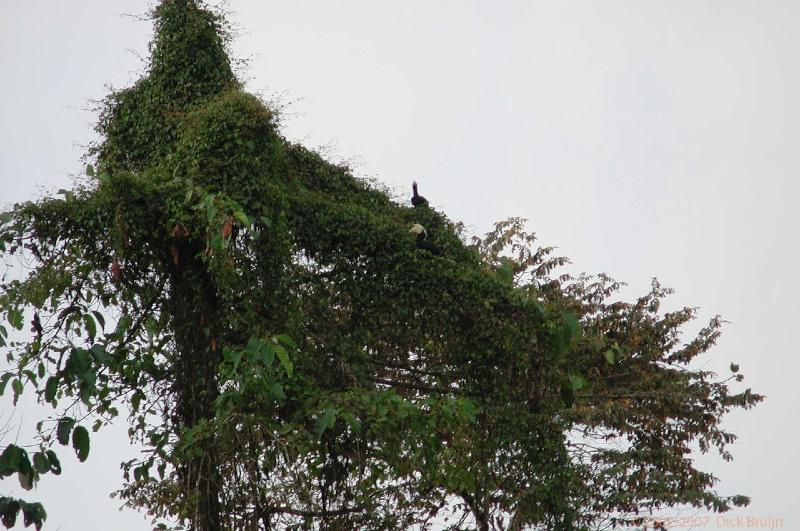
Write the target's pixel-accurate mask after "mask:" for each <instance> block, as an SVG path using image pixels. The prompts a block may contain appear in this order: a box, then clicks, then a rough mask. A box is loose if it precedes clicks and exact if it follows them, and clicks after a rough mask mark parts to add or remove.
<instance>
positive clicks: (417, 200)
mask: <svg viewBox="0 0 800 531" xmlns="http://www.w3.org/2000/svg"><path fill="white" fill-rule="evenodd" d="M411 189H412V190H414V195H413V196H411V204H412V205H414V207H415V208H416V207H418V206H423V205H424V206H428V200H427V199H425V198H424V197H422V196H421V195H419V193H417V181H414V182H413V183H411Z"/></svg>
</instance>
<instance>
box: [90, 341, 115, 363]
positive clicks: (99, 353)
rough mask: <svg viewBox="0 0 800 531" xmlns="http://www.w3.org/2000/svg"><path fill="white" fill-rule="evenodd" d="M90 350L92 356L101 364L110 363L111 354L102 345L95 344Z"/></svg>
mask: <svg viewBox="0 0 800 531" xmlns="http://www.w3.org/2000/svg"><path fill="white" fill-rule="evenodd" d="M89 352H91V353H92V356H93V357H94V359H95V360H97V363H99V364H100V365H108V364H109V362H110V361H111V356H110V355H109V353H108V352H106V349H105V348H103V346H102V345H93V346H92V348H90V349H89Z"/></svg>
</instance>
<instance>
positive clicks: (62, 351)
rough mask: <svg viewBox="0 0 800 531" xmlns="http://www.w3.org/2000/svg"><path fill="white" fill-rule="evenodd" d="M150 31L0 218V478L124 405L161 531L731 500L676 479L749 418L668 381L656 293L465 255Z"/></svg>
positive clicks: (6, 519) (498, 519) (173, 29)
mask: <svg viewBox="0 0 800 531" xmlns="http://www.w3.org/2000/svg"><path fill="white" fill-rule="evenodd" d="M153 18H154V21H155V26H156V35H155V38H154V40H153V43H152V45H151V59H150V66H149V68H148V70H147V72H146V73H145V75H144V76H143V77H142V78H141V79H140V80H139V81H138V82H136V83H135V84H134V85H133V86H131V87H130V88H127V89H123V90H120V91H117V92H113V93H112V94H111V95H110V96H109V97H108V98H107V100H106V101H105V104H104V106H103V107H102V109H101V111H100V119H99V123H98V131H99V132H100V133H101V135H102V140H101V142H99V143H98V144H97V145H96V146H94V147H93V148H92V149H91V150H90V156H91V157H93V164H91V165H89V166H88V167H87V179H86V180H85V181H83V182H81V183H78V184H77V185H76V187H75V188H74V189H73V190H70V191H62V193H60V194H59V195H57V196H54V197H50V198H46V199H43V200H41V201H38V202H35V203H34V202H29V203H24V204H20V205H16V206H15V207H14V208H13V209H11V210H10V211H8V212H6V213H4V214H3V215H2V218H0V220H1V221H2V225H0V250H1V251H2V252H3V254H4V256H6V257H17V258H18V259H19V260H21V261H23V262H26V264H27V265H28V266H29V269H28V270H26V273H25V275H24V277H23V278H19V279H17V278H13V275H14V271H16V270H11V269H10V270H9V271H8V272H7V273H6V276H5V277H4V279H3V283H2V285H1V286H0V288H1V290H2V291H0V315H3V316H4V317H5V318H6V320H7V321H8V324H9V325H10V326H11V327H12V328H15V329H17V330H22V329H23V328H25V322H26V321H30V322H31V325H32V328H31V332H32V333H31V335H30V336H28V337H24V338H21V339H13V340H12V338H10V337H9V335H8V333H7V329H6V328H5V327H3V326H0V346H3V347H5V348H6V350H7V353H8V354H7V359H8V361H9V362H10V363H11V365H10V368H9V370H7V371H6V372H4V373H3V375H2V377H0V391H2V390H3V389H4V388H5V387H6V384H8V383H9V382H10V383H11V388H10V389H11V392H12V395H13V400H14V401H15V402H16V400H17V398H18V397H19V396H20V395H21V394H22V393H23V392H24V390H25V389H26V388H27V389H31V390H33V391H34V392H35V393H36V394H37V397H38V399H39V400H40V401H41V402H43V403H48V404H50V405H52V407H53V414H52V416H51V417H49V418H46V419H42V421H41V422H40V423H39V424H38V428H39V431H38V433H39V437H38V440H37V441H36V446H37V451H36V452H35V453H33V455H32V457H30V455H29V454H28V452H27V451H26V450H25V449H23V448H20V447H18V446H16V445H8V446H7V447H6V448H5V451H4V452H3V454H2V456H0V474H2V475H3V476H8V475H11V474H17V475H18V477H19V481H20V484H21V486H22V487H23V488H30V487H31V486H32V485H33V484H35V483H36V481H38V480H39V478H40V476H41V475H42V474H45V473H48V472H51V473H56V474H57V473H58V472H60V464H59V461H58V458H57V455H56V452H55V450H54V448H57V444H61V445H67V444H71V445H72V446H73V448H74V449H75V451H76V452H77V454H78V457H79V458H80V459H81V460H85V459H86V458H87V457H88V455H89V441H90V436H89V430H88V429H87V426H89V424H90V422H91V421H94V424H92V426H91V428H92V429H93V430H94V431H96V430H97V429H100V428H101V427H102V426H103V425H105V424H107V423H108V422H111V421H112V420H113V419H114V418H115V417H116V416H118V414H119V410H120V409H121V408H122V407H123V406H124V407H125V408H126V409H127V410H128V411H130V419H129V420H130V435H131V438H132V439H133V440H136V441H139V442H140V443H142V444H143V446H144V448H145V451H144V453H143V454H142V455H139V456H132V459H131V460H130V461H127V462H126V463H125V464H124V465H125V466H124V469H125V478H126V481H127V482H126V484H125V486H124V487H123V488H122V489H121V490H120V491H119V492H118V493H117V495H119V496H120V497H121V498H122V499H123V500H125V502H126V503H127V504H128V505H129V506H131V507H136V508H143V509H145V510H147V511H148V512H149V513H150V514H151V515H152V516H153V517H154V518H155V519H156V520H159V521H160V522H161V523H160V525H161V526H162V527H164V528H166V527H167V526H173V527H174V528H176V529H177V528H183V527H184V526H185V527H188V528H189V529H196V530H214V529H221V528H225V529H242V530H245V529H247V530H250V529H272V528H274V527H277V528H287V529H290V528H297V529H300V528H303V529H306V528H331V529H353V528H368V529H406V528H408V527H409V526H412V525H419V526H421V527H423V528H429V527H431V526H432V525H433V524H432V522H433V521H434V518H439V519H441V518H443V517H444V516H445V515H450V517H451V518H452V520H451V524H452V526H451V528H453V529H455V528H462V527H463V526H464V525H472V526H474V527H477V528H478V529H481V530H488V529H509V530H512V529H534V528H544V529H588V528H590V527H595V528H596V527H599V526H602V525H611V526H616V525H637V524H638V523H639V522H640V520H637V518H639V516H638V515H639V514H640V513H642V512H643V511H647V510H651V509H657V508H660V507H668V506H673V505H677V504H690V505H693V506H698V507H699V506H705V507H707V508H710V509H714V510H718V511H724V510H727V509H728V508H729V507H730V506H731V505H741V504H743V503H746V501H747V500H746V498H744V497H741V496H734V497H725V496H721V495H719V494H717V493H716V492H715V491H714V490H713V486H714V484H715V481H716V480H715V478H714V477H713V476H712V475H710V474H708V473H705V472H702V471H700V470H698V469H696V468H695V467H694V465H693V463H692V460H691V458H690V451H689V448H690V446H691V445H692V444H694V443H699V445H700V448H701V449H702V450H703V451H706V450H708V449H709V448H712V447H713V448H716V449H717V450H718V451H719V452H721V453H722V455H723V456H725V457H726V458H729V454H728V453H727V447H728V445H729V444H730V443H731V442H733V440H734V436H733V435H732V434H731V433H729V432H726V431H724V430H723V429H722V427H721V424H720V422H721V420H722V417H723V416H724V414H725V413H727V412H728V411H730V410H731V409H733V408H737V407H741V408H749V407H751V406H752V405H754V404H755V403H757V402H758V401H759V400H761V397H760V396H759V395H756V394H753V393H752V392H751V391H750V390H749V389H748V390H746V391H744V392H740V393H734V392H732V391H731V390H730V389H729V385H728V382H729V380H730V379H722V380H719V379H717V378H716V377H715V375H714V374H712V373H710V372H707V371H701V370H692V369H691V368H690V364H691V362H692V361H693V360H694V359H695V358H696V357H697V356H699V355H702V354H704V353H705V352H706V351H707V350H708V349H709V348H710V347H711V346H712V345H713V344H714V342H715V340H716V339H717V336H718V334H719V328H720V325H721V321H720V320H719V319H718V318H717V319H714V320H712V321H711V323H709V325H708V326H707V327H705V328H703V329H702V331H701V332H700V333H699V335H698V336H697V337H696V338H694V339H693V340H691V341H689V342H688V343H685V344H681V342H680V337H679V334H680V328H681V326H682V325H683V324H685V323H686V322H688V321H689V320H691V319H692V317H693V314H694V312H693V310H691V309H684V310H681V311H678V312H670V313H660V312H659V304H660V302H661V300H662V299H663V298H664V297H665V296H666V295H668V293H669V291H668V290H666V289H663V288H661V286H660V285H658V284H657V283H655V282H654V284H653V289H652V291H651V292H650V293H649V294H647V295H645V296H643V297H641V298H640V299H638V300H636V301H634V302H632V303H627V302H622V301H617V300H613V297H614V294H615V293H616V292H617V290H618V289H619V284H617V283H615V282H614V281H612V280H611V279H609V278H607V277H605V276H603V275H601V276H599V277H578V278H573V277H570V276H568V275H561V276H558V277H554V276H553V275H554V272H555V270H556V269H557V268H558V267H559V266H561V265H563V264H564V262H565V260H564V259H560V258H553V257H551V251H552V249H551V248H536V247H535V239H534V236H533V235H530V234H527V233H525V232H524V230H523V221H522V220H519V219H511V220H508V221H506V222H501V223H498V224H497V225H496V226H495V228H494V230H493V231H491V232H490V233H489V234H487V235H486V236H485V237H484V238H474V239H473V240H471V241H467V239H466V238H465V237H464V235H463V234H462V229H461V226H460V225H459V224H456V223H453V222H452V221H450V220H449V219H448V218H447V217H446V216H445V215H443V214H442V213H440V212H438V211H436V210H435V209H433V208H430V207H429V206H427V205H421V206H419V207H417V208H413V207H411V206H410V205H409V206H406V205H404V204H398V203H397V202H395V201H393V200H392V199H391V198H390V196H389V194H387V193H386V192H385V191H384V190H382V189H380V187H378V186H377V185H375V184H371V183H368V182H365V181H363V180H361V179H358V178H355V177H354V176H353V175H352V174H351V173H350V171H349V170H348V169H347V168H346V167H342V166H339V165H335V164H331V163H330V162H327V161H326V160H324V159H323V158H322V157H321V156H319V155H318V154H316V153H314V152H312V151H310V150H308V149H306V148H304V147H302V146H300V145H297V144H293V143H291V142H288V141H287V140H286V139H284V138H283V137H282V136H281V135H280V132H279V123H278V119H277V116H276V113H275V112H274V111H273V110H271V109H270V108H269V107H268V106H267V105H265V104H264V102H262V101H261V100H259V99H258V98H257V97H255V96H253V95H250V94H247V93H246V92H244V91H243V90H242V86H241V83H239V82H238V81H237V79H236V78H235V76H234V74H233V73H232V70H231V63H230V60H229V57H228V54H227V50H226V45H227V42H228V37H227V34H226V32H225V25H224V21H223V20H222V18H221V17H220V16H218V15H216V14H214V13H213V12H211V11H209V10H208V9H206V8H205V7H204V6H202V5H201V4H199V3H198V2H195V1H193V0H163V1H162V2H161V3H160V4H159V5H158V7H156V8H155V10H154V11H153ZM415 223H419V224H421V225H423V226H424V227H425V228H426V232H427V234H428V238H429V240H431V241H433V242H435V243H436V245H437V246H439V247H440V248H441V250H442V254H441V256H437V255H433V254H431V253H429V252H426V251H425V249H420V248H418V247H417V246H416V245H415V237H414V235H413V234H410V233H409V232H408V230H409V227H410V226H411V225H412V224H415ZM732 369H733V367H732ZM732 378H734V379H737V380H741V375H740V374H738V367H736V368H735V370H734V374H733V376H732ZM31 459H32V461H31ZM20 511H21V512H22V513H23V515H24V519H25V522H26V525H28V523H31V524H34V525H35V526H36V527H37V529H38V528H39V527H40V526H41V524H42V522H43V520H44V519H45V513H44V509H43V508H42V507H41V505H40V504H30V503H28V502H25V501H23V500H18V499H15V498H10V497H4V498H0V517H2V522H3V523H4V524H5V525H6V526H10V525H13V524H14V521H15V519H16V517H17V514H19V512H20ZM453 522H455V523H453ZM465 522H471V523H470V524H467V523H465ZM448 525H450V524H448Z"/></svg>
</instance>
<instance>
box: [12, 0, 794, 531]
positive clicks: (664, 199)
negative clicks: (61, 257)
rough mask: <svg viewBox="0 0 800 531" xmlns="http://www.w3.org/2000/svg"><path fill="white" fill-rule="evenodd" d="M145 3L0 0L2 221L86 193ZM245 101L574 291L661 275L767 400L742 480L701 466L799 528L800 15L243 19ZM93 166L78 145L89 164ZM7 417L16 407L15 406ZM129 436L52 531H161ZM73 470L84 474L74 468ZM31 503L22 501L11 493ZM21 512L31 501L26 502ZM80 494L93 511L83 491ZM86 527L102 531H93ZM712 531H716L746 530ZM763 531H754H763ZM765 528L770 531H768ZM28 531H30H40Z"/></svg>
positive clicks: (141, 39)
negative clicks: (128, 463)
mask: <svg viewBox="0 0 800 531" xmlns="http://www.w3.org/2000/svg"><path fill="white" fill-rule="evenodd" d="M148 5H149V3H148V2H145V1H141V0H125V1H122V0H79V1H73V2H59V1H55V0H28V1H25V2H23V1H20V0H0V8H2V9H1V10H0V13H2V15H0V72H1V73H2V83H1V84H0V185H2V187H1V188H0V190H2V192H0V204H8V203H10V202H13V201H19V200H24V199H27V198H31V197H33V196H36V195H37V194H38V193H39V190H40V188H41V187H44V188H45V189H48V190H55V189H57V188H61V187H66V186H68V185H69V174H70V173H76V172H77V171H79V168H80V163H79V157H80V155H81V154H82V153H83V148H82V147H81V144H83V145H85V144H86V143H87V142H88V141H89V140H90V139H92V138H93V135H92V130H91V126H92V122H93V120H94V116H93V115H92V114H91V113H89V112H84V111H82V110H81V109H82V108H86V107H89V106H90V103H89V102H88V100H90V99H97V98H100V97H102V96H103V95H104V94H106V90H105V89H104V85H105V84H107V83H111V84H113V85H115V86H117V87H122V86H126V85H127V84H128V83H129V82H131V81H132V80H133V79H135V77H136V76H137V73H138V72H139V70H140V67H141V61H140V59H139V56H143V55H145V53H146V43H147V41H148V40H149V36H150V30H151V27H150V24H149V23H147V22H143V21H139V20H137V19H135V18H131V17H124V16H121V15H122V14H123V13H129V14H142V13H144V12H145V11H146V10H147V6H148ZM228 9H229V10H231V11H232V12H233V15H232V19H233V21H234V22H235V23H236V24H237V25H238V27H239V29H240V31H241V35H240V36H239V37H238V38H237V40H236V42H235V47H234V48H235V51H236V52H237V53H238V54H239V56H241V57H248V58H249V59H250V65H249V67H248V69H247V71H246V75H247V78H248V79H249V82H248V88H249V89H250V90H252V91H255V92H260V93H262V94H264V95H265V96H267V97H278V98H279V99H281V100H282V101H283V102H294V103H293V104H292V105H291V106H290V107H289V108H288V110H287V112H288V115H287V116H286V118H285V120H284V124H285V125H284V132H285V134H286V135H287V136H288V137H290V138H293V139H299V140H302V141H303V142H304V143H306V144H307V145H309V146H328V149H327V151H328V153H329V154H330V155H331V156H332V157H334V158H336V159H338V160H342V159H344V160H353V161H355V164H356V170H357V172H358V173H359V174H361V175H367V176H373V177H377V178H379V179H380V180H381V181H383V182H385V183H387V184H389V185H390V186H393V187H397V188H399V189H403V190H406V189H407V188H408V187H409V185H410V182H411V180H412V179H417V180H418V181H419V182H420V186H421V192H422V193H423V194H424V195H425V196H426V197H427V198H428V199H429V200H430V201H431V202H432V203H433V204H434V205H435V206H436V207H438V208H440V209H442V210H444V211H445V212H446V213H447V214H448V215H449V216H450V217H451V218H453V219H455V220H463V221H464V222H466V223H467V224H468V225H469V226H471V227H472V228H473V229H474V230H476V231H480V232H482V231H484V230H486V229H488V228H489V227H490V225H491V223H493V222H494V221H496V220H499V219H502V218H505V217H508V216H523V217H527V218H529V219H530V225H529V226H530V228H531V229H532V230H535V231H536V232H537V233H538V234H539V236H540V238H541V241H542V242H543V243H545V244H554V245H557V246H558V247H559V251H560V253H561V254H564V255H566V256H569V257H570V258H571V259H572V261H573V263H574V270H576V271H586V272H606V273H609V274H610V275H612V276H613V277H615V278H618V279H620V280H624V281H627V282H628V283H629V284H630V289H629V290H627V291H626V294H627V295H628V296H629V297H632V296H634V295H637V294H640V293H643V292H645V291H646V290H647V287H648V285H649V281H650V277H652V276H657V277H659V279H660V280H662V282H663V283H664V284H665V285H668V286H671V287H673V288H675V289H676V290H677V293H676V295H675V296H674V297H673V298H672V299H671V301H672V302H673V304H674V305H675V306H677V305H692V306H695V305H697V306H700V307H701V310H700V316H701V319H703V320H705V319H707V318H709V317H711V316H712V315H714V314H716V313H719V314H721V315H722V316H723V317H725V318H726V319H728V320H729V321H731V323H730V324H729V325H727V326H726V328H725V330H724V334H723V337H722V339H721V341H720V344H719V346H718V347H717V348H715V349H714V350H713V351H712V353H711V354H710V356H709V357H708V365H707V367H710V368H713V369H717V370H719V371H720V372H721V373H722V374H726V372H725V371H727V369H726V367H727V366H728V364H729V363H730V362H731V361H737V362H738V363H740V365H741V367H742V372H744V374H745V375H746V379H745V382H744V384H746V385H747V386H752V387H753V388H754V390H756V391H757V392H761V393H764V394H766V395H767V396H768V398H767V401H766V402H765V403H763V404H762V405H760V406H759V407H757V408H756V409H755V410H752V411H750V412H747V413H744V414H736V415H733V416H731V417H730V418H729V420H728V423H727V426H729V427H730V428H731V429H733V431H735V432H736V433H737V434H739V436H740V439H739V441H738V442H737V444H736V445H735V446H734V448H733V451H734V458H735V460H734V462H733V463H721V462H720V461H719V460H716V459H711V460H708V459H703V462H704V463H707V465H706V466H707V467H709V468H710V469H711V470H713V471H714V473H715V474H716V475H717V476H718V477H720V478H721V479H722V482H721V483H720V485H719V490H720V491H721V492H724V493H729V494H734V493H745V494H748V495H751V496H752V497H753V503H752V505H751V506H750V507H748V508H746V509H743V510H739V511H736V512H734V513H732V515H733V516H742V517H745V518H746V517H748V516H751V517H757V518H769V517H772V518H781V519H782V521H783V526H784V528H785V529H800V516H798V514H797V511H796V506H795V505H796V502H797V501H798V500H800V487H798V482H797V480H796V478H797V477H798V473H800V466H798V464H797V463H798V462H800V451H799V450H798V444H797V439H798V437H797V435H798V429H797V428H796V427H795V424H794V421H795V419H796V418H797V417H798V398H800V396H799V394H798V392H797V386H796V383H795V380H796V377H797V376H796V375H797V374H798V369H800V361H798V357H797V356H796V349H795V347H794V344H793V341H794V339H793V338H795V335H794V334H795V331H796V329H795V326H797V322H798V317H800V315H799V314H800V311H798V304H797V301H798V300H800V290H798V287H797V283H796V281H795V279H794V278H793V277H794V276H795V275H796V274H797V271H798V265H799V264H798V250H797V238H796V237H795V235H794V230H795V229H796V227H798V225H800V223H799V222H800V213H799V212H800V209H798V208H797V206H796V204H795V203H796V201H797V197H798V191H800V186H799V185H798V184H797V181H796V175H797V173H798V169H800V161H798V150H797V149H796V148H795V144H796V143H797V139H798V138H800V103H799V100H798V96H797V95H798V94H800V69H799V68H798V66H797V65H798V63H799V61H798V59H799V57H798V52H797V50H800V33H798V31H797V28H798V27H800V3H797V2H794V1H791V0H788V1H775V0H758V1H755V0H753V1H735V0H715V1H711V0H706V1H689V0H680V1H678V0H676V1H672V2H662V1H652V0H635V1H634V0H632V1H616V0H615V1H602V2H598V1H589V0H586V1H565V0H551V1H535V0H518V1H517V0H513V1H512V0H502V1H497V2H478V1H467V0H459V1H455V0H440V1H436V2H431V1H423V0H405V1H403V2H375V1H374V0H373V1H366V0H365V1H353V0H351V1H340V2H331V1H301V0H292V1H289V0H285V1H277V0H269V1H267V0H230V1H229V2H228ZM76 143H77V145H76ZM2 400H3V401H2V406H0V411H2V412H3V413H6V412H7V411H8V410H9V409H10V403H9V401H8V400H7V399H6V397H4V398H3V399H2ZM124 431H125V430H124V427H120V429H118V430H116V431H114V430H110V431H108V432H107V433H105V434H103V435H102V439H93V449H92V454H91V455H90V457H89V461H88V462H87V463H86V464H84V465H80V466H79V465H78V464H77V462H75V461H74V460H73V461H70V460H65V469H66V470H65V474H64V476H62V478H59V479H57V480H53V478H50V477H47V478H45V480H44V481H42V483H41V486H40V487H39V491H38V492H37V497H38V498H39V499H40V500H41V501H43V502H44V503H45V505H46V507H47V509H48V511H49V515H50V517H49V519H48V523H47V527H46V528H47V529H51V530H54V529H62V530H63V531H72V530H82V529H98V530H99V529H118V530H121V531H128V530H130V531H133V530H140V529H146V528H147V526H146V524H144V523H143V521H142V519H141V517H139V516H137V515H136V514H131V513H130V512H117V511H116V506H117V505H118V503H117V502H116V501H109V500H107V498H106V494H107V493H108V492H109V491H111V490H113V489H115V488H116V487H117V486H118V485H119V484H120V475H119V471H118V468H117V465H118V462H119V461H120V460H121V459H122V458H124V457H125V456H126V455H127V453H126V450H127V446H126V445H127V442H126V439H125V437H124ZM65 454H66V452H65ZM12 487H14V484H13V482H3V484H2V493H6V492H7V491H8V490H9V489H10V488H12ZM17 490H18V487H17ZM79 491H80V492H79ZM86 519H89V522H87V521H86ZM730 527H731V525H730V522H728V523H726V522H722V521H717V520H716V519H715V518H712V519H711V520H710V521H709V523H708V524H707V526H706V527H704V528H700V529H725V528H730ZM745 528H747V527H746V526H745ZM751 528H753V529H755V527H751ZM20 529H22V528H21V527H20Z"/></svg>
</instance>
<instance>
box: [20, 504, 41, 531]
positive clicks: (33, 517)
mask: <svg viewBox="0 0 800 531" xmlns="http://www.w3.org/2000/svg"><path fill="white" fill-rule="evenodd" d="M19 504H20V507H21V508H22V516H23V523H24V524H25V527H28V526H30V525H34V526H36V531H41V529H42V524H44V521H45V520H46V519H47V513H46V512H45V510H44V507H42V504H41V503H38V502H37V503H26V502H24V501H22V500H20V502H19Z"/></svg>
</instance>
